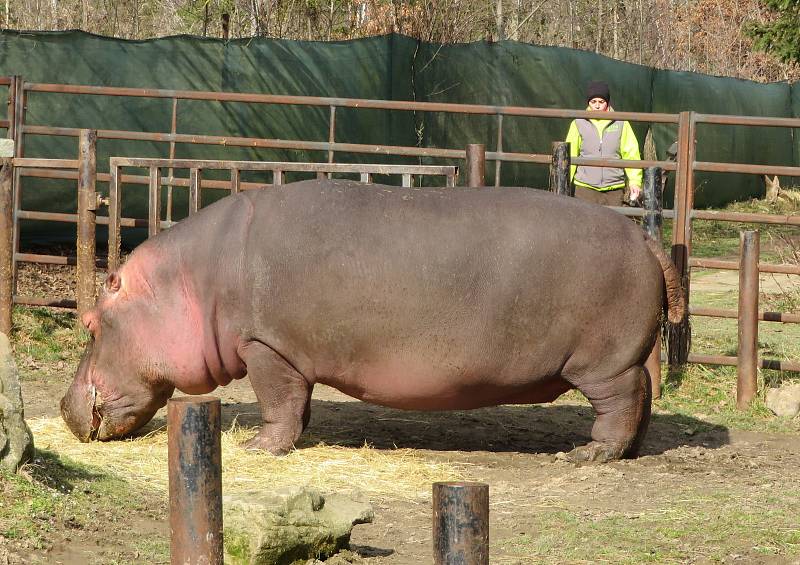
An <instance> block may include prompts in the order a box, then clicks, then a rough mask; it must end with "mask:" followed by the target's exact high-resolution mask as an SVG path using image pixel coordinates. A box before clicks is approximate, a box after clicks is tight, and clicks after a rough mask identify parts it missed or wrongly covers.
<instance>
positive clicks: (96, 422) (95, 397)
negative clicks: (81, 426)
mask: <svg viewBox="0 0 800 565" xmlns="http://www.w3.org/2000/svg"><path fill="white" fill-rule="evenodd" d="M102 406H103V397H102V396H100V394H99V393H98V392H97V387H96V386H94V385H92V424H91V427H90V429H89V441H95V440H97V439H98V436H99V434H100V426H101V425H102V423H103V416H102V415H101V414H100V408H101V407H102Z"/></svg>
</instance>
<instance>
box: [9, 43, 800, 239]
mask: <svg viewBox="0 0 800 565" xmlns="http://www.w3.org/2000/svg"><path fill="white" fill-rule="evenodd" d="M14 74H17V75H21V76H23V78H24V79H25V80H27V81H31V82H48V83H67V84H90V85H101V86H126V87H141V88H157V89H176V90H209V91H230V92H254V93H268V94H282V95H312V96H331V97H347V98H370V99H386V100H417V101H426V102H457V103H477V104H493V105H498V106H500V105H515V106H538V107H544V108H580V109H582V108H583V107H584V103H585V101H584V99H583V92H584V88H585V84H586V82H587V81H589V80H593V79H602V80H606V81H608V82H609V84H610V85H611V92H612V100H611V103H612V106H613V107H614V108H615V109H617V110H622V111H641V112H649V111H652V112H667V113H677V112H679V111H682V110H695V111H698V112H704V113H715V114H739V115H756V116H776V117H791V116H800V93H798V92H797V88H796V86H790V85H788V84H786V83H775V84H766V85H765V84H757V83H753V82H749V81H743V80H737V79H730V78H720V77H712V76H707V75H701V74H697V73H684V72H675V71H663V70H655V69H651V68H649V67H644V66H641V65H634V64H629V63H624V62H620V61H616V60H613V59H610V58H608V57H604V56H602V55H597V54H594V53H589V52H585V51H579V50H574V49H567V48H556V47H541V46H535V45H529V44H523V43H517V42H513V41H502V42H496V43H488V42H476V43H470V44H455V45H439V44H432V43H425V42H418V41H416V40H414V39H411V38H408V37H404V36H400V35H387V36H380V37H372V38H367V39H360V40H353V41H346V42H305V41H288V40H275V39H264V38H255V39H246V40H234V41H229V42H224V41H221V40H214V39H202V38H197V37H186V36H178V37H169V38H163V39H156V40H148V41H126V40H117V39H110V38H104V37H98V36H94V35H90V34H86V33H83V32H57V33H28V32H26V33H19V32H10V31H5V32H0V75H4V76H9V75H14ZM171 116H172V101H171V100H168V99H145V98H133V97H128V98H122V97H110V96H77V95H64V94H45V93H31V95H30V97H29V100H28V111H27V116H26V123H27V124H40V125H51V126H67V127H91V128H97V129H121V130H135V131H149V132H169V130H170V124H171ZM328 120H329V114H328V110H327V108H314V107H305V106H286V105H281V106H278V105H263V104H245V103H224V104H221V103H216V102H207V101H180V102H179V103H178V108H177V131H178V133H187V134H210V135H215V134H216V135H229V136H243V137H274V138H281V139H303V140H318V141H323V140H326V139H327V137H328ZM336 120H337V126H336V139H337V140H338V141H342V142H358V143H375V144H392V145H406V146H414V145H417V144H420V145H422V146H427V147H447V148H463V147H464V146H465V145H466V144H467V143H484V144H485V145H486V147H487V149H488V150H494V149H495V148H496V140H497V118H496V117H495V116H478V115H458V114H446V113H431V112H416V113H414V112H401V111H380V110H360V109H359V110H356V109H339V110H337V113H336ZM568 125H569V121H568V120H554V119H535V118H522V117H505V118H504V121H503V148H504V150H506V151H512V152H529V153H549V152H550V144H551V143H552V142H553V141H557V140H561V139H563V138H564V136H565V135H566V131H567V128H568ZM633 126H634V129H635V131H636V134H637V137H638V138H639V142H640V145H641V146H644V140H645V134H646V132H647V128H648V126H649V124H646V123H634V124H633ZM675 132H676V128H675V127H674V126H668V125H658V124H657V125H655V126H654V127H653V134H654V141H655V145H656V151H657V154H658V156H659V158H664V155H665V152H666V148H667V147H668V146H669V145H670V144H671V143H672V141H674V139H675V136H676V135H675ZM168 152H169V144H167V143H152V142H130V141H112V140H101V141H100V142H99V143H98V169H99V170H100V171H101V172H104V171H106V170H107V167H108V157H109V156H112V155H128V156H139V157H151V156H152V157H167V156H168ZM697 152H698V160H704V161H731V162H741V163H761V164H781V165H788V164H795V165H797V164H799V163H800V141H798V140H796V139H793V132H792V131H791V130H789V129H787V128H750V127H732V126H709V125H700V126H699V127H698V150H697ZM75 154H76V143H75V140H74V139H73V138H67V137H52V136H31V135H29V136H26V139H25V155H26V156H28V157H51V158H55V157H60V158H74V157H75ZM176 157H185V158H216V159H259V160H294V161H322V160H324V159H325V158H326V157H327V155H326V154H324V153H323V152H319V151H307V152H303V151H284V150H265V149H254V148H236V147H220V146H203V145H189V144H178V145H177V146H176ZM337 160H340V161H345V162H347V161H350V162H369V161H370V160H374V158H373V156H371V155H363V154H361V155H359V154H341V155H337ZM381 160H382V161H383V162H392V163H414V162H420V161H422V162H433V161H432V160H426V159H422V160H418V159H414V158H404V157H385V156H382V157H381ZM437 162H439V163H441V161H440V160H439V161H437ZM494 171H495V167H494V163H491V162H490V163H488V166H487V182H490V183H491V182H494ZM547 174H548V171H547V167H545V166H541V165H530V164H517V163H504V164H503V166H502V175H501V183H502V184H506V185H521V186H530V187H534V188H543V187H545V186H546V185H547ZM697 187H698V192H697V199H696V200H697V204H698V206H717V205H721V204H724V203H726V202H730V201H732V200H737V199H744V198H749V197H753V196H758V195H760V194H763V180H762V179H760V178H758V177H756V176H753V175H731V174H705V173H699V174H698V175H697ZM99 189H100V190H101V191H102V190H105V189H106V187H105V186H102V185H101V186H100V187H99ZM24 195H25V199H24V200H23V206H24V207H25V208H26V209H35V210H48V211H64V212H74V211H75V194H74V183H71V184H70V183H65V182H60V181H40V180H38V179H28V180H27V181H26V185H25V190H24ZM144 195H145V189H144V187H140V190H139V191H138V192H137V189H136V188H133V187H131V188H126V207H125V209H124V213H125V214H126V215H133V216H137V217H143V216H144V202H145V197H144ZM205 197H206V196H204V198H205ZM213 197H214V195H209V198H213ZM669 200H670V198H669V195H668V204H669ZM178 201H179V202H181V200H180V199H178ZM183 201H184V202H185V198H184V200H183ZM177 215H178V216H179V214H177ZM40 230H41V233H42V234H44V235H53V234H56V233H61V234H63V233H67V232H68V234H69V235H70V236H71V235H72V232H73V228H71V227H69V228H68V227H65V226H63V225H55V224H53V223H47V224H46V226H45V227H41V226H40ZM34 232H35V230H34V231H28V232H25V233H26V234H27V233H34Z"/></svg>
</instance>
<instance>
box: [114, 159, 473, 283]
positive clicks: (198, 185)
mask: <svg viewBox="0 0 800 565" xmlns="http://www.w3.org/2000/svg"><path fill="white" fill-rule="evenodd" d="M123 167H136V168H146V169H149V171H150V174H149V177H148V178H149V181H148V187H149V198H148V219H147V222H146V225H147V228H148V234H149V235H150V236H153V235H156V234H157V233H158V232H159V231H160V230H161V229H163V228H168V227H170V226H171V225H173V224H174V222H172V221H170V220H169V219H167V220H162V219H161V210H160V206H161V186H162V184H168V183H169V180H170V179H165V178H164V177H162V176H161V174H160V171H161V169H170V170H174V169H188V170H189V171H190V175H189V179H188V180H189V185H188V187H189V213H190V214H191V213H194V212H196V211H197V210H199V209H200V208H201V206H202V204H201V192H202V188H203V186H204V183H203V180H202V177H201V172H202V171H203V170H204V169H212V170H227V171H229V172H230V180H229V181H228V183H227V186H225V187H223V188H227V189H228V190H230V191H231V192H232V193H236V192H239V191H240V190H242V189H243V187H242V183H241V177H240V175H241V173H242V171H256V172H270V173H272V183H261V184H260V185H256V186H260V187H265V186H275V185H281V184H283V180H284V175H285V173H315V174H316V175H317V177H318V178H325V177H329V176H331V175H333V174H356V175H359V180H360V182H364V183H368V182H371V180H372V176H373V175H400V176H401V177H402V186H404V187H411V186H413V177H414V176H418V175H423V176H432V177H437V176H438V177H444V178H445V186H447V187H454V186H455V182H456V177H457V176H458V168H457V167H454V166H435V165H381V164H376V165H367V164H350V163H294V162H277V161H224V160H202V159H199V160H192V159H156V158H131V157H112V158H111V159H110V160H109V170H110V182H109V197H108V201H109V202H108V206H109V209H108V218H107V222H108V225H109V229H108V268H109V269H110V270H114V269H117V268H118V267H119V264H120V248H121V243H122V236H121V231H120V228H121V227H122V226H123V222H122V218H121V215H120V214H121V212H120V211H121V210H122V184H123V183H124V178H125V177H124V175H123V174H122V169H123ZM170 178H171V177H170ZM165 181H166V182H165ZM253 188H255V186H254V187H253ZM167 199H168V202H169V201H170V194H169V193H168V196H167ZM168 207H169V204H168Z"/></svg>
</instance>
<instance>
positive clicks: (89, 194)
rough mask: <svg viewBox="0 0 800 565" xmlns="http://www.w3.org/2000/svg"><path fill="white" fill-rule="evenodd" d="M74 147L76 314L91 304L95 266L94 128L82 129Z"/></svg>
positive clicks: (95, 163)
mask: <svg viewBox="0 0 800 565" xmlns="http://www.w3.org/2000/svg"><path fill="white" fill-rule="evenodd" d="M79 140H80V141H79V148H78V243H77V255H78V265H77V288H76V292H75V294H76V299H77V303H78V316H80V315H82V314H83V313H84V312H86V311H87V310H89V309H90V308H91V307H92V306H94V301H95V298H96V297H95V286H96V283H95V279H96V270H97V267H96V265H97V258H96V252H97V241H96V237H97V235H96V226H97V218H96V211H97V192H96V185H97V131H96V130H88V129H82V130H81V133H80V138H79Z"/></svg>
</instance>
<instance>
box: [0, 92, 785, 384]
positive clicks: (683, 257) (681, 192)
mask: <svg viewBox="0 0 800 565" xmlns="http://www.w3.org/2000/svg"><path fill="white" fill-rule="evenodd" d="M2 85H5V86H7V88H8V101H9V103H8V107H9V113H8V119H7V120H3V121H0V127H6V128H7V131H8V137H11V138H13V139H14V140H15V142H16V150H17V152H16V155H17V156H16V157H15V159H14V165H15V173H14V175H13V177H19V176H20V175H25V176H36V177H44V178H67V179H78V178H79V174H78V163H77V161H69V160H60V161H58V162H55V161H52V162H51V160H48V162H47V163H45V162H44V161H43V160H29V159H25V157H24V149H25V144H24V142H25V137H26V136H28V135H51V136H71V137H76V138H77V137H79V136H80V132H81V130H80V129H78V128H69V127H60V126H59V125H58V124H52V125H28V124H26V123H25V100H26V97H27V95H28V94H29V93H31V92H48V93H56V94H57V93H63V94H70V95H73V94H83V95H95V96H128V97H145V98H162V99H170V100H172V108H173V111H172V120H171V123H170V131H168V132H167V131H164V132H142V131H120V130H97V131H96V135H97V138H98V139H99V140H103V139H125V140H147V141H155V142H162V143H167V144H169V153H170V156H171V157H174V154H175V145H176V144H177V143H191V144H205V145H226V146H240V147H263V148H277V149H292V150H301V151H315V152H319V153H320V154H321V157H322V159H321V160H324V161H327V163H329V164H330V163H334V162H335V160H336V154H337V153H340V152H346V153H362V154H370V155H373V156H374V157H375V160H376V161H377V160H379V159H380V156H412V157H419V158H423V157H424V158H441V159H456V160H465V159H466V158H467V151H466V150H465V149H464V148H456V147H452V148H433V147H409V146H393V145H375V144H359V143H341V142H338V141H337V140H336V111H337V109H339V108H350V109H356V110H375V109H382V110H394V111H409V112H445V113H458V114H478V115H489V116H494V117H495V119H496V123H497V134H496V136H495V137H494V139H490V140H474V141H476V142H482V143H483V144H484V145H485V146H486V147H489V149H488V150H486V151H485V159H486V161H490V162H494V172H495V179H498V180H496V182H499V178H500V172H501V170H502V165H503V164H504V163H508V162H517V163H529V164H532V165H540V166H541V165H549V164H550V163H551V161H552V156H551V155H549V154H536V153H518V152H507V151H504V150H503V118H504V117H505V116H527V117H532V118H558V119H564V118H573V119H574V118H581V117H582V118H591V117H596V115H595V114H593V113H591V112H587V111H584V110H569V109H546V108H533V107H519V106H492V105H477V104H449V103H448V104H444V103H441V104H440V103H427V102H426V103H423V102H405V101H387V100H363V99H346V98H327V97H307V96H276V95H263V94H248V93H230V92H202V91H176V90H153V89H136V88H117V87H99V86H88V85H62V84H39V83H30V82H25V81H24V80H23V79H22V78H21V77H6V78H0V86H2ZM180 100H207V101H218V102H220V103H232V102H248V103H257V104H278V105H281V104H293V105H306V106H317V107H325V108H327V109H328V113H329V116H330V118H329V128H328V138H327V139H325V140H285V139H260V138H249V137H229V136H219V135H214V136H212V135H195V134H178V133H176V130H177V107H178V103H179V101H180ZM606 117H609V118H612V119H618V120H629V121H637V122H647V123H667V124H675V125H676V126H677V131H678V153H677V156H676V159H675V161H654V160H643V161H639V162H637V163H633V162H631V161H621V160H615V159H604V160H600V159H588V158H575V159H573V160H572V163H573V164H576V165H596V166H599V165H603V166H625V167H640V168H649V167H660V168H662V169H663V170H665V171H673V172H674V175H675V199H674V207H673V209H672V210H667V211H665V212H664V216H665V217H666V218H671V219H672V221H673V230H672V242H671V245H672V257H673V260H674V261H675V264H676V266H677V267H678V270H679V272H680V273H681V276H682V278H683V281H684V284H685V285H686V288H687V290H688V289H689V288H690V272H691V269H692V268H710V269H739V263H738V262H734V261H723V260H719V259H701V258H696V257H692V256H691V242H692V221H693V220H717V221H728V222H742V223H753V224H781V225H787V226H800V216H798V215H789V216H787V215H775V214H750V213H748V214H745V213H733V212H719V211H714V210H695V209H693V203H694V189H695V187H694V173H695V172H697V171H707V172H721V173H747V174H769V175H785V176H795V177H798V176H800V167H791V166H775V165H754V164H740V163H720V162H702V161H697V160H696V137H697V136H696V132H697V126H698V124H715V125H739V126H768V127H785V128H800V119H792V118H767V117H746V116H723V115H710V114H699V113H696V112H681V113H680V114H657V113H639V112H613V113H609V114H608V115H607V116H606ZM467 168H469V167H467ZM112 175H113V173H109V174H97V177H96V180H97V181H98V182H109V183H111V184H113V183H112ZM120 178H121V179H122V181H123V182H132V183H138V184H147V185H149V184H151V182H152V181H151V179H150V178H149V177H142V176H135V175H127V176H121V177H120ZM169 178H170V184H176V185H177V184H179V183H181V182H183V183H187V182H190V181H187V180H186V179H175V178H174V177H172V176H171V175H169ZM15 181H16V182H15V183H14V184H15V185H16V186H19V182H18V181H19V179H18V178H16V179H15ZM162 181H163V179H162ZM202 184H203V186H206V185H208V186H209V187H216V188H221V187H223V185H225V184H226V181H213V180H208V181H206V180H203V181H202ZM228 184H230V183H229V182H228ZM19 203H20V191H19V190H14V191H13V210H14V213H13V219H12V222H11V223H12V225H13V229H12V232H13V240H12V247H13V252H14V264H15V265H16V262H18V261H29V262H41V263H57V264H72V263H75V259H74V258H68V257H56V256H45V255H33V254H22V253H20V251H19V232H20V229H19V228H20V226H19V221H20V220H24V219H34V218H35V219H49V220H56V221H69V222H77V220H78V218H77V215H71V214H49V215H44V213H42V212H37V211H28V210H22V209H21V208H20V206H19ZM624 212H625V213H626V214H628V215H638V214H641V212H640V211H636V210H635V209H633V210H632V209H628V210H625V211H624ZM167 213H168V215H169V214H170V212H169V206H168V212H167ZM98 221H99V222H101V223H102V222H103V221H106V222H107V221H108V220H107V219H106V220H104V219H103V218H102V217H99V218H98ZM126 222H129V223H130V225H140V226H143V225H146V223H147V221H146V220H140V219H127V220H126V219H122V220H121V225H123V226H124V225H127V224H126ZM112 256H113V251H112ZM758 271H759V272H762V273H785V274H791V275H800V266H797V265H789V264H782V265H773V264H767V263H761V262H759V263H758ZM690 296H691V295H690ZM14 301H15V302H17V303H34V304H36V303H42V302H43V301H42V300H36V299H30V300H29V299H26V298H25V297H15V299H14ZM690 311H691V313H692V315H694V316H715V317H736V316H737V312H736V311H734V310H720V309H711V308H696V307H691V308H690ZM758 318H759V319H760V320H763V321H769V322H772V321H776V322H783V323H797V322H798V321H800V316H798V315H797V314H793V313H781V312H759V313H758ZM689 360H690V362H702V363H711V364H726V365H729V364H735V363H736V361H735V360H736V358H735V357H726V356H709V355H696V354H692V355H690V357H689ZM760 366H762V367H768V368H775V369H783V370H798V369H800V363H798V362H794V361H780V360H761V361H760Z"/></svg>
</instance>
